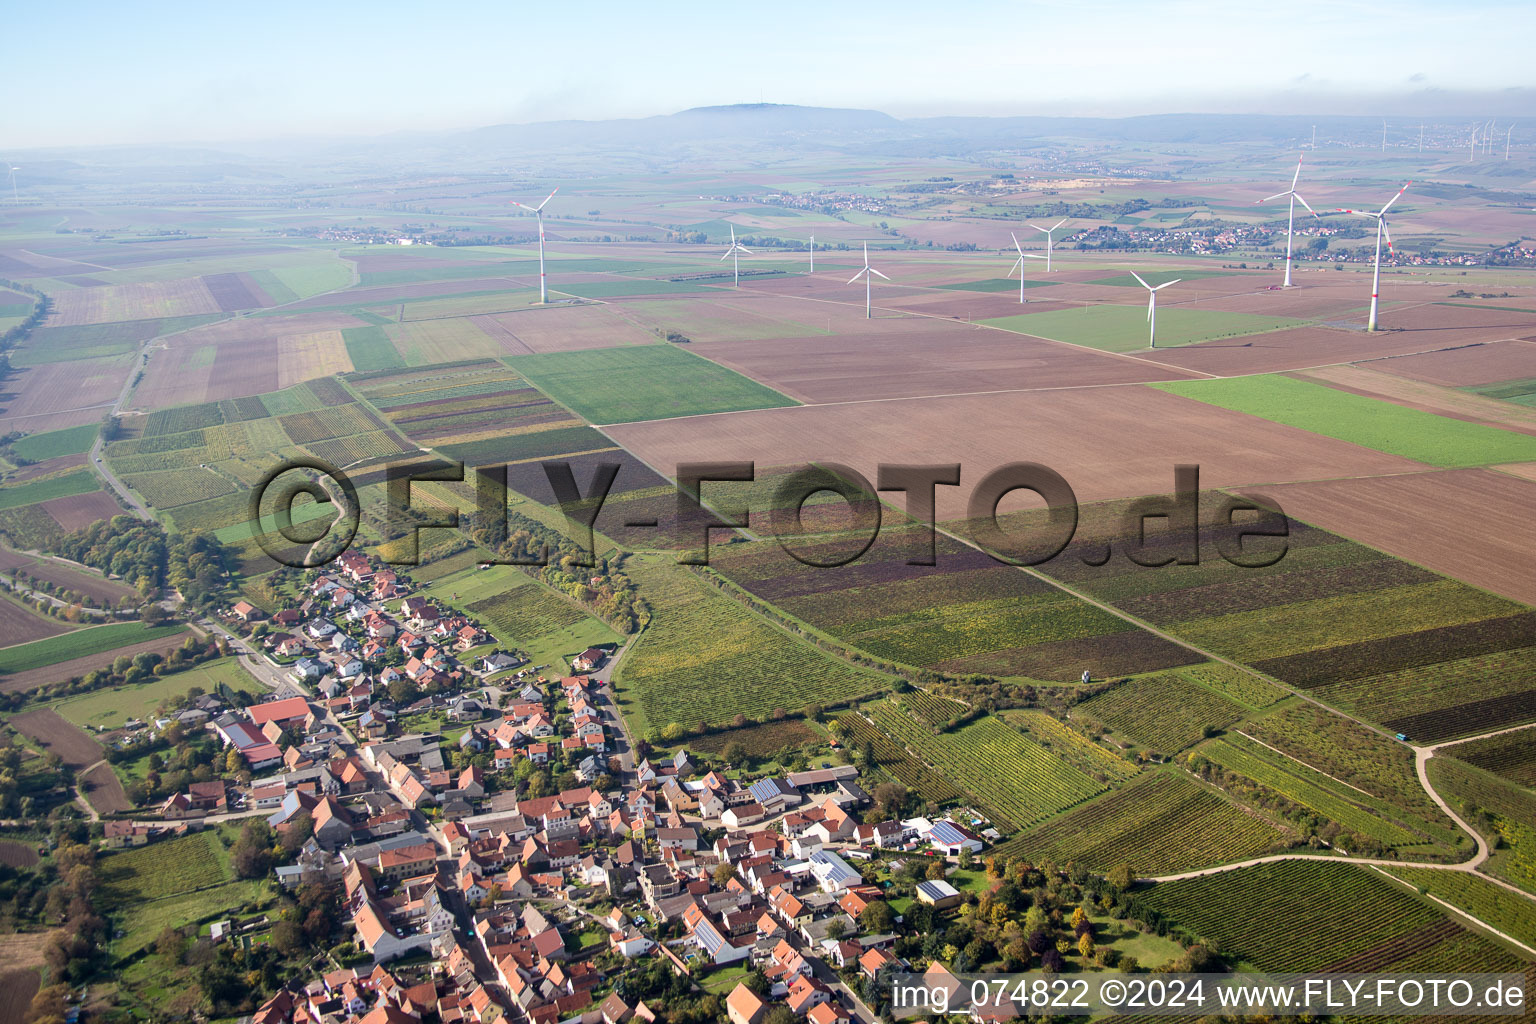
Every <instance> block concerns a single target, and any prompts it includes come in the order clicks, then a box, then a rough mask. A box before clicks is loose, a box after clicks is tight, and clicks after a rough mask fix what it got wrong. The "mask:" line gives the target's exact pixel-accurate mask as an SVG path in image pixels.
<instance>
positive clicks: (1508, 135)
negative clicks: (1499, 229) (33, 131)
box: [11, 121, 1515, 171]
mask: <svg viewBox="0 0 1536 1024" xmlns="http://www.w3.org/2000/svg"><path fill="white" fill-rule="evenodd" d="M1514 137H1515V123H1514V122H1513V121H1511V122H1510V123H1509V127H1508V128H1506V129H1505V130H1504V159H1505V160H1508V159H1509V140H1510V139H1512V138H1514ZM11 170H13V171H14V170H15V168H14V167H13V168H11Z"/></svg>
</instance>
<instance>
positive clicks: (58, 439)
mask: <svg viewBox="0 0 1536 1024" xmlns="http://www.w3.org/2000/svg"><path fill="white" fill-rule="evenodd" d="M98 430H99V428H98V427H97V426H96V425H95V424H91V423H84V424H81V425H80V426H78V427H66V428H65V429H63V430H50V431H48V432H47V433H43V434H29V435H27V436H26V437H24V438H22V439H21V440H19V441H17V442H16V443H15V444H13V445H11V450H12V451H14V452H15V453H16V454H17V455H20V456H21V457H22V458H25V459H30V460H31V461H33V462H43V461H45V460H47V459H56V458H58V457H59V456H61V455H79V454H80V453H81V452H88V451H90V450H91V445H92V444H94V443H95V442H96V434H97V432H98Z"/></svg>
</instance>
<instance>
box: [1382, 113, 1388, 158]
mask: <svg viewBox="0 0 1536 1024" xmlns="http://www.w3.org/2000/svg"><path fill="white" fill-rule="evenodd" d="M1381 151H1382V152H1383V153H1385V152H1386V151H1387V119H1386V118H1382V119H1381Z"/></svg>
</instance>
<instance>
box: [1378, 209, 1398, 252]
mask: <svg viewBox="0 0 1536 1024" xmlns="http://www.w3.org/2000/svg"><path fill="white" fill-rule="evenodd" d="M1381 233H1382V234H1383V235H1385V236H1386V238H1387V252H1391V253H1393V255H1396V253H1395V252H1393V249H1392V232H1391V230H1390V229H1388V227H1387V219H1386V218H1385V217H1383V218H1382V219H1381Z"/></svg>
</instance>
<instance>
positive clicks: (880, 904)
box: [859, 900, 896, 935]
mask: <svg viewBox="0 0 1536 1024" xmlns="http://www.w3.org/2000/svg"><path fill="white" fill-rule="evenodd" d="M859 926H860V927H861V928H863V929H864V930H865V931H866V932H870V933H872V934H875V935H884V934H886V933H888V932H890V931H891V929H893V928H894V927H896V913H895V911H893V910H891V905H890V904H889V903H887V902H885V901H884V900H874V901H872V902H871V903H870V904H869V905H868V906H866V907H865V908H864V909H863V910H862V911H860V912H859Z"/></svg>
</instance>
